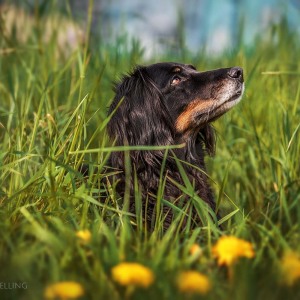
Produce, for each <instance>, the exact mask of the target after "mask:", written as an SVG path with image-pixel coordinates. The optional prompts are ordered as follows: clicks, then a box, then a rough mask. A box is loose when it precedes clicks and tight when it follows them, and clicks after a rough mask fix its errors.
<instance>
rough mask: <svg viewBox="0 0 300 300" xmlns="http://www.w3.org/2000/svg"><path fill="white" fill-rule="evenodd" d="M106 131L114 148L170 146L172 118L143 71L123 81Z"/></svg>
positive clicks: (124, 78) (118, 86) (116, 88)
mask: <svg viewBox="0 0 300 300" xmlns="http://www.w3.org/2000/svg"><path fill="white" fill-rule="evenodd" d="M115 92H116V96H115V98H114V100H113V102H112V104H111V106H110V109H109V114H112V116H111V119H110V121H109V123H108V126H107V130H108V134H109V136H110V138H111V139H112V140H113V141H115V143H116V145H126V144H127V145H167V144H170V143H172V142H173V136H174V135H173V126H172V124H171V118H170V116H169V113H168V111H167V109H166V107H165V106H164V103H163V101H162V95H161V93H160V91H159V89H158V88H157V87H156V85H155V83H154V82H153V81H152V80H151V78H150V77H149V75H148V73H147V71H146V69H145V68H143V67H138V68H136V69H135V71H134V72H133V73H132V74H131V75H129V76H125V77H123V80H122V81H121V83H119V84H117V85H116V86H115Z"/></svg>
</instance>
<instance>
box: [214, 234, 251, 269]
mask: <svg viewBox="0 0 300 300" xmlns="http://www.w3.org/2000/svg"><path fill="white" fill-rule="evenodd" d="M212 253H213V255H214V256H215V257H216V258H217V259H218V265H219V266H220V265H227V266H230V265H232V264H233V263H235V262H236V261H237V259H238V258H240V257H247V258H252V257H254V255H255V253H254V250H253V246H252V244H251V243H249V242H247V241H245V240H242V239H238V238H236V237H234V236H223V237H221V238H220V239H219V240H218V242H217V243H216V244H215V246H214V247H213V249H212Z"/></svg>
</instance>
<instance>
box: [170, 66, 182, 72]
mask: <svg viewBox="0 0 300 300" xmlns="http://www.w3.org/2000/svg"><path fill="white" fill-rule="evenodd" d="M181 71H182V69H181V68H180V67H174V68H173V69H172V72H173V73H180V72H181Z"/></svg>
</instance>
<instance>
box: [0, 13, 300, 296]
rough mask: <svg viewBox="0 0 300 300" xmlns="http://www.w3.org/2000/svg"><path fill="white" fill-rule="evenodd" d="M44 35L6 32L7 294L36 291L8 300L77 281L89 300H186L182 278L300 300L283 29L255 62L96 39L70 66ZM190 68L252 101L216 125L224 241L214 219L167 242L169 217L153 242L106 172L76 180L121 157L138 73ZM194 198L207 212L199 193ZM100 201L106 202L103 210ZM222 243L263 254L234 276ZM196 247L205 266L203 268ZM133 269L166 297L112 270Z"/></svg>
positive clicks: (292, 100)
mask: <svg viewBox="0 0 300 300" xmlns="http://www.w3.org/2000/svg"><path fill="white" fill-rule="evenodd" d="M89 16H90V14H89ZM36 17H37V16H34V17H33V18H36ZM88 19H89V22H90V17H89V18H88ZM37 24H38V25H34V26H33V29H32V35H31V36H30V38H29V39H28V41H26V42H25V43H20V42H19V41H18V40H17V39H16V38H15V37H14V35H11V36H7V35H6V33H5V31H4V30H3V27H2V26H1V27H0V28H1V35H2V37H3V38H2V39H1V40H0V43H1V49H2V50H1V52H0V70H1V72H0V94H1V104H0V157H1V160H0V207H1V210H0V215H1V216H0V265H1V269H0V283H20V282H22V283H24V282H26V284H27V289H24V288H23V289H20V288H14V289H5V288H1V289H0V295H1V299H41V298H43V293H44V290H45V287H46V286H47V285H48V284H51V283H53V282H57V281H64V280H72V281H76V282H79V283H80V284H81V285H82V286H83V287H84V289H85V296H84V297H83V299H105V298H108V299H124V298H126V297H127V298H131V299H141V298H142V299H185V297H187V296H185V295H183V294H181V293H180V292H179V291H178V289H177V286H176V278H177V274H178V273H180V272H181V271H183V270H192V269H193V270H198V271H200V272H202V273H203V274H206V275H207V276H208V277H209V278H210V281H211V283H212V285H213V289H212V290H211V291H210V292H209V293H207V294H206V295H203V296H201V297H202V298H204V299H216V298H219V299H283V298H285V299H299V297H300V295H299V287H300V286H299V281H298V283H295V285H294V286H292V287H286V286H284V285H282V284H281V279H282V276H284V275H282V274H281V273H280V268H279V267H278V266H279V265H280V259H281V256H282V254H283V253H284V252H285V251H287V250H293V251H295V252H298V253H299V252H300V246H299V245H300V235H299V232H300V231H299V229H300V228H299V226H300V225H299V224H300V205H299V200H300V177H299V176H300V167H299V153H300V142H299V131H300V121H299V120H300V118H299V116H300V108H299V107H300V104H299V103H300V100H299V98H300V61H299V53H300V42H299V41H298V36H297V35H296V34H295V33H293V32H291V31H290V30H289V29H288V28H287V26H286V25H285V22H284V20H283V21H282V22H281V23H280V24H278V25H276V26H275V25H274V26H273V27H272V28H270V35H269V38H267V39H265V40H263V39H259V38H258V39H257V40H256V42H255V44H254V45H253V48H251V47H246V46H244V45H243V44H240V45H239V46H238V48H237V49H236V50H235V51H232V52H228V53H224V54H223V55H222V56H219V57H210V56H209V55H207V54H205V53H202V52H200V53H199V55H198V54H197V55H195V54H191V53H189V52H188V51H187V50H186V49H182V51H179V52H178V53H177V54H176V53H165V54H163V55H160V56H159V57H152V58H151V59H148V60H147V61H146V60H145V59H144V57H143V51H142V50H141V49H140V47H139V45H138V43H137V42H135V41H133V42H130V41H128V40H127V39H126V38H120V39H118V40H117V41H116V43H114V44H111V45H103V44H97V43H95V42H94V41H93V39H91V40H90V39H88V38H87V37H86V40H87V43H86V44H84V45H82V46H80V47H79V49H78V50H77V51H75V52H73V53H68V54H67V55H65V56H62V55H58V53H57V51H58V50H57V49H58V48H57V47H56V40H55V39H54V38H53V39H52V40H50V42H48V44H46V43H45V42H43V40H42V35H41V32H43V30H44V28H43V26H44V25H43V22H38V23H37ZM200 54H201V55H200ZM183 57H184V61H186V62H188V63H193V64H195V65H196V66H197V67H198V68H199V69H203V70H206V69H212V68H219V67H227V66H234V65H240V66H242V67H243V68H244V70H245V78H246V93H245V96H244V99H243V101H242V103H241V104H239V106H238V107H236V108H234V109H233V111H232V112H230V113H228V114H227V115H226V116H224V117H223V118H222V119H220V120H218V121H217V122H215V128H216V130H217V133H218V143H217V144H218V145H217V154H216V156H215V157H214V158H213V159H211V158H208V159H207V163H208V166H209V167H208V169H209V172H208V173H209V174H210V176H211V181H212V186H213V189H214V191H215V194H216V199H217V202H218V204H219V210H220V212H221V216H222V217H223V219H221V222H222V231H220V230H219V229H218V228H217V227H216V226H215V225H214V224H213V223H212V222H211V221H209V218H206V219H205V213H203V218H204V224H203V225H201V226H199V228H197V229H195V230H193V231H185V232H184V233H181V232H179V231H178V225H179V224H180V221H181V220H182V213H179V214H178V217H177V219H176V220H175V221H174V223H173V224H172V226H171V227H170V228H169V230H168V231H167V232H165V233H163V232H162V228H161V219H160V218H161V217H159V214H158V217H157V220H156V223H155V224H156V227H155V230H154V231H153V232H147V231H145V230H144V227H143V226H144V225H143V222H142V217H143V216H141V214H140V213H137V219H136V221H133V219H132V217H131V215H130V214H129V213H128V212H127V211H126V201H125V204H124V203H123V199H119V197H118V195H117V194H116V192H115V183H113V182H112V183H111V185H110V186H107V187H106V190H105V191H102V190H101V189H100V187H99V186H98V182H99V178H100V177H102V176H103V174H101V172H99V173H97V175H96V176H95V177H94V178H91V179H90V180H88V182H86V181H85V180H84V179H83V178H82V176H81V175H80V174H79V173H78V172H77V171H76V170H77V167H78V166H79V165H80V164H81V163H82V161H83V160H85V161H89V162H91V163H93V164H94V165H95V166H97V167H99V168H100V170H101V168H102V167H103V166H104V165H105V161H106V159H107V157H108V156H109V153H110V152H111V151H112V150H113V149H112V148H111V147H112V145H110V144H109V142H108V140H107V137H106V134H105V126H106V124H107V120H108V118H107V115H106V111H107V106H108V105H109V103H110V100H111V99H112V97H113V92H112V90H111V82H112V81H113V80H116V79H117V78H118V76H119V75H120V74H121V73H122V72H126V71H128V70H129V69H130V68H132V66H133V65H134V64H136V63H138V64H147V63H151V62H155V61H163V60H173V61H174V60H175V61H182V60H183ZM162 185H163V179H162ZM182 189H183V191H184V192H185V193H186V194H188V195H191V197H192V198H193V199H194V201H196V200H195V199H196V197H195V196H193V194H194V193H193V188H192V185H191V184H190V183H189V182H186V186H185V187H182ZM101 192H102V193H105V194H106V195H107V196H106V197H105V199H104V201H102V202H101V203H100V202H99V201H98V196H96V195H99V194H100V193H101ZM139 197H140V195H139V193H138V192H137V194H136V199H137V203H139ZM159 201H163V199H159ZM123 204H124V205H123ZM137 211H138V205H137ZM80 229H88V230H89V231H90V232H91V233H92V238H91V241H90V242H89V243H85V244H84V243H82V242H80V241H79V239H78V238H77V237H76V232H77V231H78V230H80ZM221 235H234V236H237V237H240V238H243V239H245V240H248V241H249V242H251V243H252V244H253V245H254V248H255V253H256V255H255V257H254V258H253V259H251V260H247V259H242V260H240V261H239V262H238V263H237V264H236V265H235V266H234V269H233V273H232V275H231V276H229V274H228V272H227V269H226V268H225V267H222V268H220V267H218V266H217V263H216V261H215V259H214V258H213V257H212V254H211V249H212V246H213V245H214V244H215V243H216V241H217V240H218V239H219V238H220V236H221ZM194 244H198V245H200V247H201V249H202V255H200V257H199V256H198V255H196V256H195V255H194V256H193V255H191V254H190V248H191V247H192V245H194ZM121 261H133V262H138V263H141V264H143V265H145V266H148V267H149V268H150V269H151V270H152V271H153V272H154V274H155V282H154V284H153V285H152V286H151V287H149V288H148V289H139V288H137V289H136V290H133V291H130V292H128V289H125V288H121V287H119V286H118V284H116V283H115V282H114V281H113V280H112V277H111V269H112V268H113V267H114V266H115V265H116V264H118V263H119V262H121ZM189 297H190V298H191V299H193V298H198V297H199V296H189Z"/></svg>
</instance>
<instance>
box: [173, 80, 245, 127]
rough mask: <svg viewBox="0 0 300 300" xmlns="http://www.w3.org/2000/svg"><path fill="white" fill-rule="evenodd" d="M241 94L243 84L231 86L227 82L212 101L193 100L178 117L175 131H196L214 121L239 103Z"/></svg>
mask: <svg viewBox="0 0 300 300" xmlns="http://www.w3.org/2000/svg"><path fill="white" fill-rule="evenodd" d="M243 93H244V83H239V84H232V83H231V82H229V83H228V84H226V85H224V86H223V88H222V89H220V90H219V92H218V95H216V96H215V97H213V98H212V99H208V100H201V99H199V100H197V99H195V101H193V102H192V103H191V104H190V105H189V106H188V108H187V109H186V110H185V111H184V112H183V113H182V114H181V115H180V116H179V117H178V119H177V121H176V128H177V130H178V131H179V132H189V131H194V130H196V131H197V128H198V129H199V128H201V127H202V126H203V125H205V124H207V123H210V122H213V121H215V120H216V119H218V118H220V117H221V116H222V115H223V114H225V113H226V112H227V111H229V110H230V109H231V108H232V107H233V106H235V105H236V104H237V103H239V102H240V100H241V99H242V96H243Z"/></svg>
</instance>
